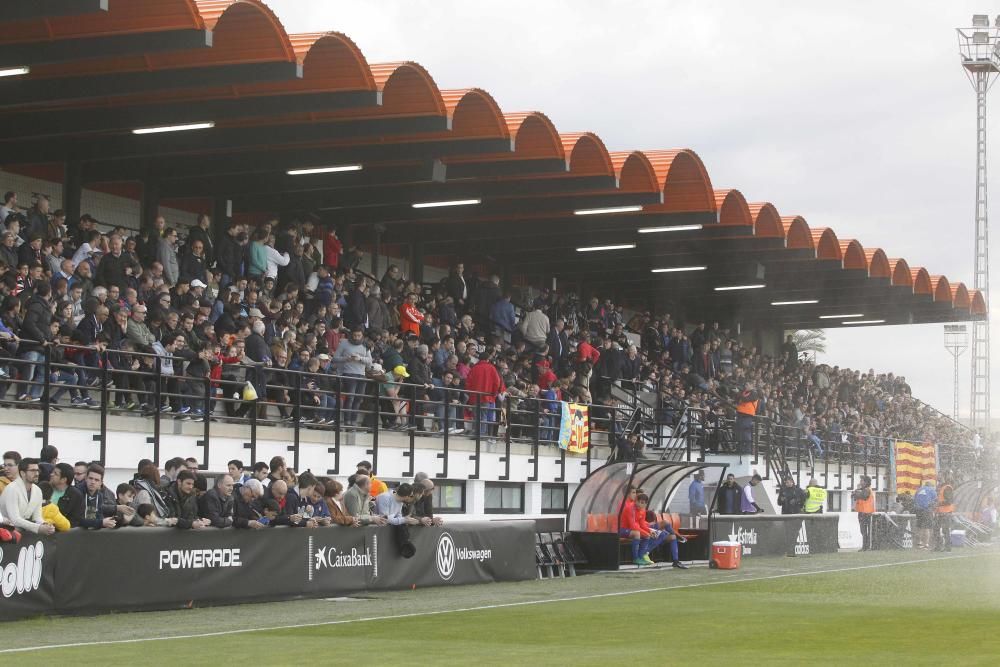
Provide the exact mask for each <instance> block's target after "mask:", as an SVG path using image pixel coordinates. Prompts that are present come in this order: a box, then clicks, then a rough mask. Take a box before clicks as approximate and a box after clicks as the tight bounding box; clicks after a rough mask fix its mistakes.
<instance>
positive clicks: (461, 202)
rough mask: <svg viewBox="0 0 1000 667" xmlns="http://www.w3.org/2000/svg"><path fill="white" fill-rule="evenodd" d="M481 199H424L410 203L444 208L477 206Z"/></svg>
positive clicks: (415, 206)
mask: <svg viewBox="0 0 1000 667" xmlns="http://www.w3.org/2000/svg"><path fill="white" fill-rule="evenodd" d="M482 203H483V200H482V199H452V200H449V201H424V202H417V203H415V204H411V206H412V207H413V208H444V207H446V206H477V205H479V204H482Z"/></svg>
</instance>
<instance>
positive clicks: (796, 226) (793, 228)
mask: <svg viewBox="0 0 1000 667" xmlns="http://www.w3.org/2000/svg"><path fill="white" fill-rule="evenodd" d="M781 227H782V229H784V232H785V247H786V248H788V249H790V250H812V251H813V252H815V251H816V245H815V243H814V242H813V235H812V231H810V229H809V225H808V224H806V219H805V218H803V217H802V216H801V215H786V216H782V218H781Z"/></svg>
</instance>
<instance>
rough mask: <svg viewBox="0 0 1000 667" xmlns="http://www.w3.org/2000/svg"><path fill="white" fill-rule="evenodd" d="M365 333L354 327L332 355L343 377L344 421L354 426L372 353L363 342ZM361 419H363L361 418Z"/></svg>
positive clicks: (342, 407)
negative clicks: (348, 336)
mask: <svg viewBox="0 0 1000 667" xmlns="http://www.w3.org/2000/svg"><path fill="white" fill-rule="evenodd" d="M364 339H365V334H364V332H363V331H362V330H361V329H354V330H353V331H352V332H351V337H350V338H345V339H343V340H341V341H340V345H338V346H337V352H336V353H335V354H334V355H333V363H334V364H335V365H336V366H337V369H338V371H339V372H340V375H342V376H344V379H343V385H342V386H343V401H344V403H343V405H342V406H341V410H342V411H343V413H344V421H345V422H346V423H347V424H348V425H350V426H354V425H357V423H358V421H359V420H358V417H359V415H358V410H359V409H360V408H361V401H362V399H363V398H364V393H365V383H364V377H365V369H367V368H368V367H369V366H371V365H372V353H371V351H370V350H369V349H368V346H366V345H365V343H364ZM362 421H363V419H362Z"/></svg>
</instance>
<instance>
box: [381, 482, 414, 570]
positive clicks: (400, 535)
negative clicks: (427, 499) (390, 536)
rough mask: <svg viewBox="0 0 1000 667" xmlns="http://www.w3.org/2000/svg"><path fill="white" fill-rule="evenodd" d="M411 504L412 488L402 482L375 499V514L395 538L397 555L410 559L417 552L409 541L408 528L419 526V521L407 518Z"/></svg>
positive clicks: (411, 517)
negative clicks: (397, 549)
mask: <svg viewBox="0 0 1000 667" xmlns="http://www.w3.org/2000/svg"><path fill="white" fill-rule="evenodd" d="M412 502H413V487H411V486H410V485H409V484H407V483H406V482H403V483H402V484H400V485H399V486H397V487H396V488H395V489H394V490H392V491H386V492H385V493H381V494H379V496H378V497H377V498H375V513H376V514H377V515H378V516H381V517H383V518H384V519H385V520H386V523H388V524H389V525H390V526H393V533H394V535H395V538H396V546H397V547H398V548H399V555H400V556H402V557H403V558H412V557H413V556H414V555H415V554H416V552H417V550H416V547H414V546H413V542H412V541H411V540H410V530H409V527H410V526H418V525H420V521H419V520H418V519H417V518H415V517H413V516H409V509H408V507H409V505H410V504H411V503H412Z"/></svg>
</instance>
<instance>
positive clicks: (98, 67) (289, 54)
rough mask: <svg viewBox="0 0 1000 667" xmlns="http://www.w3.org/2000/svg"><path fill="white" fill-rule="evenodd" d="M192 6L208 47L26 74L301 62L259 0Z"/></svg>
mask: <svg viewBox="0 0 1000 667" xmlns="http://www.w3.org/2000/svg"><path fill="white" fill-rule="evenodd" d="M171 4H173V0H171ZM197 8H198V13H199V16H200V17H201V22H202V24H203V25H204V27H206V28H208V29H210V30H212V48H210V49H195V50H188V51H173V52H168V53H149V54H145V55H133V56H120V57H117V58H94V59H81V60H78V61H75V62H68V63H54V64H51V65H39V66H37V67H32V68H31V74H29V75H28V77H29V78H31V79H45V78H53V77H58V78H62V77H67V76H84V75H90V74H97V75H100V74H117V73H124V72H139V71H159V70H167V69H176V68H186V67H200V66H205V65H231V64H242V63H255V62H273V61H280V60H284V61H287V62H301V61H300V60H299V54H297V53H296V51H295V48H294V47H293V46H292V40H291V39H290V38H289V36H288V33H287V32H286V31H285V28H284V26H282V25H281V21H279V20H278V17H277V16H276V15H275V13H274V12H273V11H271V9H270V8H269V7H268V6H267V5H265V4H264V3H263V2H260V0H204V1H203V0H199V1H198V3H197ZM147 9H148V8H147ZM153 13H154V14H155V12H153Z"/></svg>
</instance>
